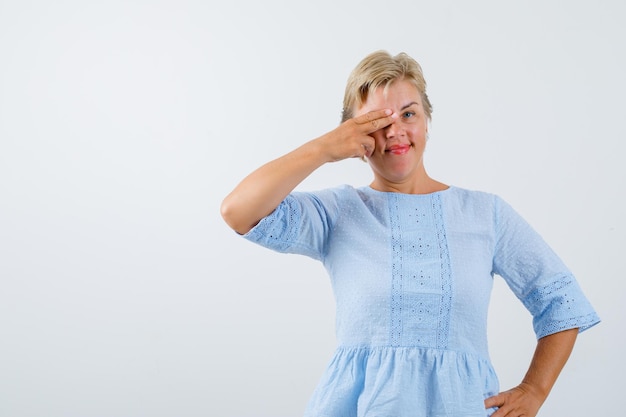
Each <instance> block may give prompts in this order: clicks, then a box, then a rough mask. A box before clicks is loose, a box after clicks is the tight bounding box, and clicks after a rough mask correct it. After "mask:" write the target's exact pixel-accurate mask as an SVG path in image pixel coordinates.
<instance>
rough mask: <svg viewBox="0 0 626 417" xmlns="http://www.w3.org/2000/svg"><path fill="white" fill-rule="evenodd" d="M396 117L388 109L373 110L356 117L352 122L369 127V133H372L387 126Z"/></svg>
mask: <svg viewBox="0 0 626 417" xmlns="http://www.w3.org/2000/svg"><path fill="white" fill-rule="evenodd" d="M396 117H397V115H396V114H395V113H394V112H393V111H392V110H390V109H383V110H374V111H371V112H368V113H365V114H362V115H360V116H358V117H355V118H354V119H353V120H354V122H355V123H356V124H358V125H361V126H362V125H367V124H369V125H370V129H368V130H369V132H370V133H371V132H374V131H376V130H378V129H382V128H384V127H387V126H389V125H390V124H391V123H392V122H393V120H394V119H395V118H396Z"/></svg>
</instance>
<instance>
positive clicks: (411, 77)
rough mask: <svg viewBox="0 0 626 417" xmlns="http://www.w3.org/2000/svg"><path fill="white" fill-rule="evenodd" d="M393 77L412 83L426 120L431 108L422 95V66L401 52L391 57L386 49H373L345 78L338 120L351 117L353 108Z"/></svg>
mask: <svg viewBox="0 0 626 417" xmlns="http://www.w3.org/2000/svg"><path fill="white" fill-rule="evenodd" d="M396 80H407V81H409V82H411V83H413V84H414V85H415V87H416V88H417V91H419V93H420V95H421V98H422V105H423V106H424V114H425V115H426V117H427V118H428V120H430V116H431V114H432V111H433V107H432V105H431V104H430V100H428V95H427V94H426V80H424V74H423V73H422V67H420V65H419V64H418V63H417V61H415V60H414V59H413V58H411V57H410V56H408V55H407V54H406V53H404V52H401V53H399V54H398V55H396V56H391V54H389V52H387V51H376V52H373V53H371V54H369V55H367V56H366V57H365V58H363V59H362V60H361V62H359V64H358V65H357V66H356V68H354V70H352V73H351V74H350V76H349V77H348V82H347V84H346V91H345V94H344V97H343V111H342V115H341V121H342V122H345V121H346V120H348V119H351V118H352V117H354V114H353V113H354V110H355V109H358V108H359V107H361V106H362V105H363V104H364V103H365V101H367V97H368V95H369V94H370V93H372V92H373V91H374V90H376V89H377V88H378V87H383V88H387V87H388V86H389V85H391V84H392V83H393V82H394V81H396Z"/></svg>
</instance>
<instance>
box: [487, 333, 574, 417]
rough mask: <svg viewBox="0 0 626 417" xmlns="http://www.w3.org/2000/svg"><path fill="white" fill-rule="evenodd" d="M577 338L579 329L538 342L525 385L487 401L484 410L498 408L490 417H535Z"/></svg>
mask: <svg viewBox="0 0 626 417" xmlns="http://www.w3.org/2000/svg"><path fill="white" fill-rule="evenodd" d="M577 335H578V329H569V330H564V331H561V332H558V333H554V334H551V335H548V336H545V337H542V338H541V339H539V341H538V342H537V348H536V349H535V354H534V355H533V359H532V361H531V363H530V367H529V369H528V372H527V373H526V376H525V377H524V380H523V381H522V383H521V384H519V385H518V386H517V387H515V388H513V389H510V390H508V391H505V392H501V393H500V394H498V395H496V396H493V397H490V398H487V399H486V400H485V408H491V407H498V410H497V411H496V412H495V413H494V414H492V416H491V417H504V416H506V417H518V416H525V417H535V416H536V415H537V412H538V411H539V408H540V407H541V405H542V404H543V403H544V401H545V400H546V398H547V397H548V394H549V393H550V390H551V389H552V387H553V386H554V383H555V382H556V379H557V377H558V376H559V374H560V373H561V370H562V369H563V366H565V363H566V362H567V359H568V358H569V356H570V354H571V353H572V349H573V348H574V342H575V341H576V336H577Z"/></svg>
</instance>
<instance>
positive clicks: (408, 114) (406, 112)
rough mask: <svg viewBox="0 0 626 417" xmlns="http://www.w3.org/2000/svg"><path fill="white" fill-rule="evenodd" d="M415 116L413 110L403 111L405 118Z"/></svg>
mask: <svg viewBox="0 0 626 417" xmlns="http://www.w3.org/2000/svg"><path fill="white" fill-rule="evenodd" d="M413 116H415V112H413V111H405V112H404V113H402V117H403V118H404V119H410V118H411V117H413Z"/></svg>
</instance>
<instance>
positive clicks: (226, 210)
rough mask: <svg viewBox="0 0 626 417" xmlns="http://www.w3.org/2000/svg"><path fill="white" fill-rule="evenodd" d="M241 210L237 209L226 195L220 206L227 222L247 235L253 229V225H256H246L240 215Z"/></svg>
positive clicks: (232, 227)
mask: <svg viewBox="0 0 626 417" xmlns="http://www.w3.org/2000/svg"><path fill="white" fill-rule="evenodd" d="M239 212H240V210H237V208H236V207H235V205H234V204H233V203H232V201H231V199H230V198H228V197H226V198H225V199H224V201H222V205H221V206H220V214H221V215H222V219H224V221H225V222H226V224H227V225H228V226H229V227H230V228H231V229H233V230H234V231H235V232H237V233H239V234H240V235H245V234H246V233H248V232H249V231H250V230H251V229H252V227H254V225H252V226H250V225H246V224H245V223H244V222H243V221H242V219H241V218H240V216H238V213H239Z"/></svg>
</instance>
